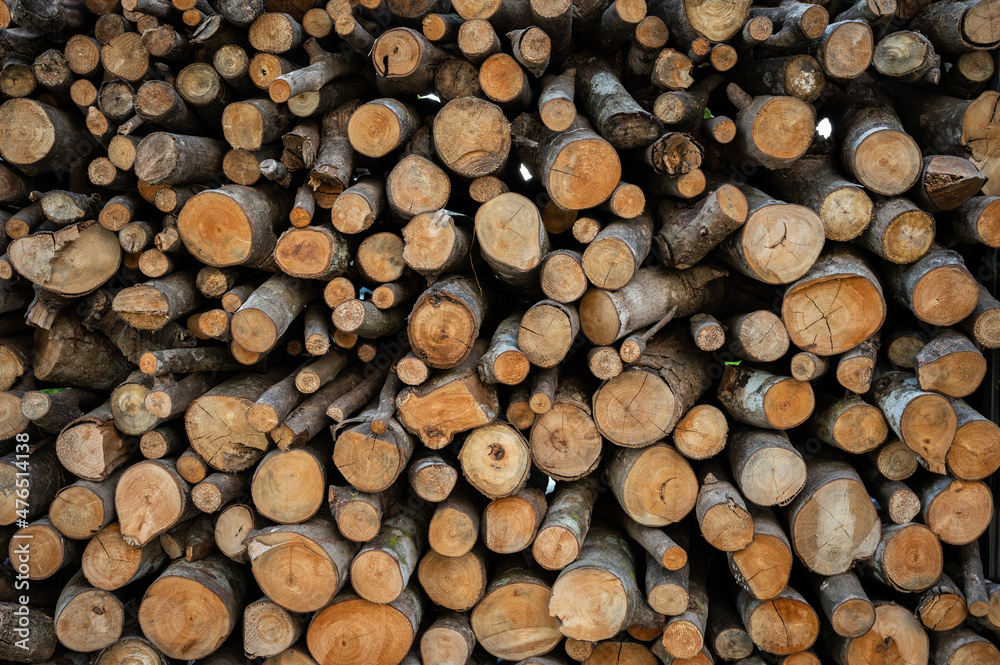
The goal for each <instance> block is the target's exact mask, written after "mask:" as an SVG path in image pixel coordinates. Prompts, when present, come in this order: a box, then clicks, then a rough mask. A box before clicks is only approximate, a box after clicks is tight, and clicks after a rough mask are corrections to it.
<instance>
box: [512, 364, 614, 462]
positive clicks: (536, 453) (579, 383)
mask: <svg viewBox="0 0 1000 665" xmlns="http://www.w3.org/2000/svg"><path fill="white" fill-rule="evenodd" d="M529 446H530V448H531V455H532V460H533V461H534V464H535V466H536V467H537V468H539V469H540V470H541V471H543V472H544V473H545V474H547V475H549V476H550V477H552V478H555V479H556V480H574V479H577V478H580V477H583V476H585V475H587V474H589V473H590V472H592V471H593V470H594V469H595V468H596V467H597V465H598V464H599V463H600V460H601V437H600V434H599V432H598V430H597V428H596V426H595V424H594V421H593V418H592V409H591V406H590V399H589V392H588V391H587V384H586V382H585V381H584V380H583V377H582V376H580V375H578V374H576V375H574V374H568V375H564V376H562V377H560V380H559V383H558V387H557V388H556V389H555V392H554V393H553V397H552V405H551V407H550V408H549V409H548V410H547V411H546V412H545V413H543V414H540V416H539V417H537V418H536V419H535V422H534V424H533V425H532V429H531V437H530V441H529Z"/></svg>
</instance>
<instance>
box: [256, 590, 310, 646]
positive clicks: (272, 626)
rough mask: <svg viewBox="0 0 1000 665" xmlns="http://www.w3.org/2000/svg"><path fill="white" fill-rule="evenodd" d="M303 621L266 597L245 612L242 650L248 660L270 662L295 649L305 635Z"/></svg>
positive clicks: (299, 616)
mask: <svg viewBox="0 0 1000 665" xmlns="http://www.w3.org/2000/svg"><path fill="white" fill-rule="evenodd" d="M304 619H305V618H304V617H303V616H302V615H297V614H293V613H292V612H289V611H288V610H286V609H285V608H283V607H281V606H280V605H278V604H277V603H275V602H273V601H271V600H269V599H268V598H267V597H266V596H265V597H264V598H261V599H259V600H257V601H254V602H252V603H250V604H249V605H247V606H246V607H245V608H244V610H243V650H244V652H245V653H246V655H247V657H248V658H268V657H270V656H276V655H278V654H280V653H281V652H283V651H284V650H285V649H288V648H290V647H292V646H293V645H294V644H295V642H296V641H298V639H299V638H300V637H302V635H304V634H305V631H306V622H305V620H304Z"/></svg>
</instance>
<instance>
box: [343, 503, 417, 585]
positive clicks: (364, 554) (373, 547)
mask: <svg viewBox="0 0 1000 665" xmlns="http://www.w3.org/2000/svg"><path fill="white" fill-rule="evenodd" d="M426 528H427V516H426V514H425V513H423V512H421V511H407V510H403V511H400V512H399V513H397V514H396V515H393V516H392V517H390V518H389V519H387V520H385V521H384V522H383V523H382V526H381V528H380V529H379V533H378V535H377V536H375V538H373V539H372V540H370V541H369V542H368V543H366V544H365V545H363V546H362V547H361V550H360V551H359V552H358V554H357V555H356V556H355V557H354V561H352V562H351V585H352V587H353V588H354V590H355V592H356V593H357V594H358V595H360V596H361V597H362V598H365V599H366V600H370V601H372V602H373V603H379V604H383V605H384V604H388V603H392V602H394V601H395V600H397V599H398V598H399V597H400V596H401V595H402V593H403V591H404V590H405V589H406V587H407V584H408V583H409V581H410V577H411V575H413V573H414V572H415V571H416V567H417V560H418V559H419V556H420V551H421V550H422V549H423V547H424V541H425V540H426V533H425V532H426Z"/></svg>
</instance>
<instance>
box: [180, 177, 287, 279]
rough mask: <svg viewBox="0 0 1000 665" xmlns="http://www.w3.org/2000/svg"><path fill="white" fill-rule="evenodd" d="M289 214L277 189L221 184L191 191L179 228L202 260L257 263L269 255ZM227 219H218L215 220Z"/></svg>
mask: <svg viewBox="0 0 1000 665" xmlns="http://www.w3.org/2000/svg"><path fill="white" fill-rule="evenodd" d="M286 216H287V212H286V210H285V209H284V196H283V195H279V194H278V193H277V191H276V190H271V189H266V188H260V189H253V188H250V187H245V186H243V185H223V186H222V187H220V188H218V189H210V190H206V191H203V192H200V193H199V194H196V195H195V196H194V197H192V198H191V199H190V200H189V201H188V202H187V203H186V204H185V205H184V207H183V208H182V209H181V211H180V214H179V215H178V218H177V230H178V231H179V232H180V236H181V240H182V241H183V242H184V246H185V247H186V248H187V249H188V251H189V252H191V254H192V256H194V257H195V258H197V259H198V260H199V261H201V262H202V263H204V264H206V265H210V266H214V267H228V266H235V265H248V266H251V267H255V266H258V265H260V264H261V263H263V262H265V261H267V260H268V259H269V258H270V256H271V254H272V252H273V251H274V246H275V244H276V243H277V236H276V235H275V233H274V228H275V226H276V225H277V224H278V223H279V221H280V220H282V219H283V218H285V217H286ZM220 219H225V220H227V222H228V223H227V224H225V225H220V224H219V220H220Z"/></svg>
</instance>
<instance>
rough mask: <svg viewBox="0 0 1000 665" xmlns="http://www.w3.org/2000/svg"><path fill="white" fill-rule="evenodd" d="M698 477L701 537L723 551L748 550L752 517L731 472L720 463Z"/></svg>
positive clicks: (697, 504)
mask: <svg viewBox="0 0 1000 665" xmlns="http://www.w3.org/2000/svg"><path fill="white" fill-rule="evenodd" d="M698 475H699V481H700V484H701V487H700V488H699V489H698V498H697V500H696V502H695V516H696V518H697V520H698V526H699V527H700V528H701V535H702V537H703V538H704V539H705V541H706V542H707V543H708V544H709V545H711V546H712V547H714V548H715V549H717V550H721V551H723V552H736V551H738V550H742V549H745V548H746V547H747V546H748V545H750V543H751V542H752V541H753V537H754V532H753V518H752V517H751V516H750V512H749V511H748V510H747V505H746V501H744V500H743V497H742V496H740V493H739V490H737V489H736V488H735V487H734V486H733V484H732V483H730V482H729V480H731V477H730V475H729V472H728V470H727V469H725V467H724V466H723V465H722V463H721V462H720V463H717V464H712V463H707V464H706V465H705V466H704V467H703V468H702V471H701V473H699V474H698ZM654 609H655V608H654Z"/></svg>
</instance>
